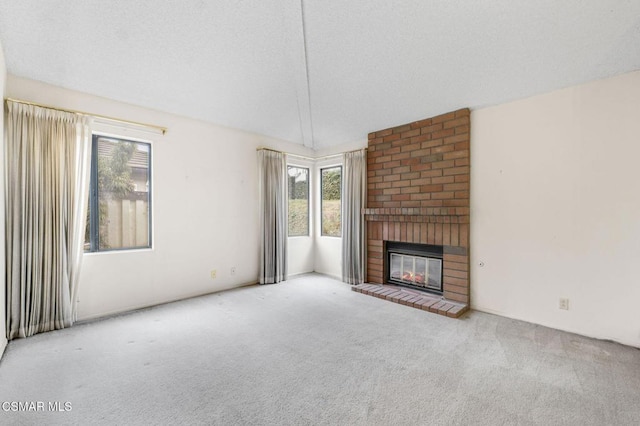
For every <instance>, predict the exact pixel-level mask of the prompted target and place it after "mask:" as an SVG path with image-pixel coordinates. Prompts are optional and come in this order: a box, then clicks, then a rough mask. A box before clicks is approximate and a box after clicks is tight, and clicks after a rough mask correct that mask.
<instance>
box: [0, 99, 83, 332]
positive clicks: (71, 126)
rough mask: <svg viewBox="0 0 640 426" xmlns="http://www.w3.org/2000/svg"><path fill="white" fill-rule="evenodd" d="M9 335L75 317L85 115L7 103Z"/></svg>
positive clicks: (80, 249)
mask: <svg viewBox="0 0 640 426" xmlns="http://www.w3.org/2000/svg"><path fill="white" fill-rule="evenodd" d="M6 111H7V112H6V123H5V132H6V133H5V173H6V202H5V209H6V223H5V227H6V228H5V229H6V261H7V273H6V279H7V281H6V286H7V290H6V295H7V312H6V315H7V338H8V339H14V338H17V337H27V336H31V335H33V334H35V333H40V332H43V331H49V330H54V329H59V328H64V327H68V326H70V325H72V324H73V322H74V321H75V319H76V299H77V290H78V276H79V273H80V264H81V261H82V253H83V241H84V226H85V221H86V208H87V198H88V187H89V167H90V150H91V144H90V131H89V125H88V124H89V123H88V118H86V117H84V116H80V115H77V114H73V113H67V112H61V111H56V110H52V109H48V108H40V107H36V106H32V105H25V104H21V103H16V102H11V101H7V108H6Z"/></svg>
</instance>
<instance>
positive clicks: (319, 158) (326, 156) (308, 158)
mask: <svg viewBox="0 0 640 426" xmlns="http://www.w3.org/2000/svg"><path fill="white" fill-rule="evenodd" d="M363 150H364V151H366V150H367V148H360V149H353V150H351V151H345V152H341V153H340V154H331V155H323V156H322V157H307V156H304V155H298V154H289V153H288V152H284V151H278V150H276V149H271V148H256V151H271V152H278V153H280V154H285V155H288V156H289V157H296V158H302V159H304V160H313V161H317V160H325V159H327V158H333V157H339V156H341V155H342V154H347V153H349V152H356V151H363Z"/></svg>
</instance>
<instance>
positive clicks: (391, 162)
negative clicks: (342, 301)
mask: <svg viewBox="0 0 640 426" xmlns="http://www.w3.org/2000/svg"><path fill="white" fill-rule="evenodd" d="M367 157H368V158H367V184H368V190H367V195H368V205H367V208H366V209H365V210H364V214H365V219H366V221H367V250H368V261H367V282H368V283H377V284H385V277H386V276H387V271H385V270H384V268H385V262H384V259H383V257H384V243H385V241H398V242H405V243H420V244H433V245H441V246H443V252H444V256H443V294H442V296H437V297H438V298H439V300H440V302H441V303H443V304H448V305H451V307H455V309H453V310H451V309H452V308H451V307H449V309H446V310H439V309H436V310H433V309H431V311H432V312H437V313H440V314H443V315H449V316H456V317H457V316H460V315H461V314H462V313H464V312H465V311H466V310H467V309H468V306H469V176H470V175H469V158H470V155H469V110H468V109H461V110H458V111H454V112H450V113H448V114H443V115H439V116H437V117H433V118H429V119H426V120H420V121H416V122H413V123H409V124H406V125H402V126H397V127H393V128H390V129H384V130H379V131H377V132H373V133H370V134H369V150H368V154H367ZM358 287H360V286H357V287H354V290H356V291H358V290H357V288H358ZM384 287H394V288H395V286H384ZM361 290H363V288H361ZM396 291H397V288H396ZM360 292H362V293H365V294H369V293H371V292H373V291H372V290H371V288H367V291H360ZM424 297H425V298H431V299H433V296H429V295H424ZM440 302H438V303H440ZM429 306H432V305H429ZM442 306H444V305H440V307H442ZM426 310H430V309H426Z"/></svg>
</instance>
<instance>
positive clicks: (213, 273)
mask: <svg viewBox="0 0 640 426" xmlns="http://www.w3.org/2000/svg"><path fill="white" fill-rule="evenodd" d="M217 275H218V271H216V270H215V269H212V270H211V279H212V280H215V279H216V276H217Z"/></svg>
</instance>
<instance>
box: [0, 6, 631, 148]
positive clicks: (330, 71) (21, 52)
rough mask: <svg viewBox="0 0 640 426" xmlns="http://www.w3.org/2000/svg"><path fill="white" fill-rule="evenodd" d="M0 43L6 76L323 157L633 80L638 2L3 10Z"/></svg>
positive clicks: (10, 8) (8, 8)
mask: <svg viewBox="0 0 640 426" xmlns="http://www.w3.org/2000/svg"><path fill="white" fill-rule="evenodd" d="M0 42H1V43H2V45H3V48H4V51H5V58H6V63H7V69H8V72H9V73H12V74H14V75H17V76H21V77H27V78H31V79H35V80H40V81H44V82H47V83H51V84H54V85H58V86H62V87H66V88H70V89H74V90H78V91H82V92H87V93H91V94H95V95H99V96H104V97H107V98H111V99H116V100H120V101H124V102H128V103H132V104H137V105H141V106H146V107H150V108H154V109H157V110H162V111H167V112H172V113H176V114H180V115H184V116H188V117H193V118H197V119H201V120H205V121H208V122H212V123H216V124H221V125H225V126H230V127H235V128H239V129H244V130H248V131H252V132H257V133H260V134H264V135H267V136H271V137H276V138H281V139H284V140H288V141H291V142H295V143H300V144H305V145H306V146H309V147H313V148H316V149H318V148H326V147H329V146H334V145H339V144H342V143H346V142H352V141H356V140H362V139H364V138H366V135H367V133H369V132H371V131H374V130H377V129H381V128H385V127H390V126H394V125H399V124H402V123H406V122H410V121H413V120H417V119H421V118H425V117H429V116H433V115H437V114H440V113H444V112H447V111H450V110H453V109H457V108H462V107H471V108H474V107H481V106H486V105H492V104H497V103H501V102H505V101H509V100H513V99H518V98H523V97H526V96H531V95H534V94H538V93H544V92H548V91H551V90H554V89H558V88H562V87H567V86H571V85H574V84H578V83H583V82H587V81H591V80H596V79H599V78H604V77H608V76H612V75H617V74H621V73H624V72H628V71H632V70H637V69H640V1H638V0H598V1H595V0H593V1H585V0H563V1H558V0H537V1H530V0H516V1H514V0H502V1H501V0H491V1H478V0H458V1H455V0H405V1H401V0H398V1H388V0H386V1H385V0H349V1H345V0H314V1H311V0H303V1H302V2H301V1H300V0H254V1H241V0H235V1H233V0H225V1H204V0H164V1H153V0H136V1H120V0H116V1H108V0H64V1H62V0H49V1H41V0H40V1H38V0H22V1H16V0H0ZM123 118H126V117H123ZM160 124H161V123H160Z"/></svg>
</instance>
